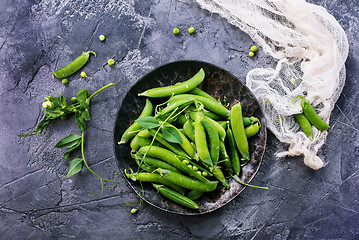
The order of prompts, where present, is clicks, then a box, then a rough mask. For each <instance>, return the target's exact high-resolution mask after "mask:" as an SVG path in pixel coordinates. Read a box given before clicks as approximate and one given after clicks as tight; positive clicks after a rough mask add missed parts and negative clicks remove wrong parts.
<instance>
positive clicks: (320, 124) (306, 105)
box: [294, 95, 330, 131]
mask: <svg viewBox="0 0 359 240" xmlns="http://www.w3.org/2000/svg"><path fill="white" fill-rule="evenodd" d="M297 97H300V98H301V99H302V100H301V102H300V105H301V106H302V109H303V113H304V115H305V116H306V117H307V119H308V120H309V122H311V123H312V124H313V126H314V127H315V128H317V129H318V130H321V131H324V130H327V129H328V128H330V126H329V125H328V123H326V122H325V121H324V120H323V119H321V118H320V117H319V115H318V114H317V113H316V112H315V110H314V108H313V106H312V105H311V104H310V102H309V101H308V100H307V99H306V98H305V97H304V96H301V95H298V96H296V97H295V98H294V100H295V99H296V98H297Z"/></svg>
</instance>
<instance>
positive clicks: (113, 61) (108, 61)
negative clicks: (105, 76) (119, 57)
mask: <svg viewBox="0 0 359 240" xmlns="http://www.w3.org/2000/svg"><path fill="white" fill-rule="evenodd" d="M107 64H108V65H110V66H112V65H114V64H115V60H113V59H112V58H110V59H109V60H107Z"/></svg>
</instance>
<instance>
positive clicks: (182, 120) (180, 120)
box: [175, 114, 187, 126]
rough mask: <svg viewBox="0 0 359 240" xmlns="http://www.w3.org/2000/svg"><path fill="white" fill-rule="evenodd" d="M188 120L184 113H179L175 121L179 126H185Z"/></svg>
mask: <svg viewBox="0 0 359 240" xmlns="http://www.w3.org/2000/svg"><path fill="white" fill-rule="evenodd" d="M186 121H187V118H186V116H185V115H184V114H180V115H178V117H177V119H176V121H175V123H176V124H178V125H179V126H183V125H184V124H185V123H186Z"/></svg>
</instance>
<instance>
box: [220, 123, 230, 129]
mask: <svg viewBox="0 0 359 240" xmlns="http://www.w3.org/2000/svg"><path fill="white" fill-rule="evenodd" d="M217 122H218V123H219V125H221V126H222V128H223V129H227V127H228V124H229V122H228V121H217Z"/></svg>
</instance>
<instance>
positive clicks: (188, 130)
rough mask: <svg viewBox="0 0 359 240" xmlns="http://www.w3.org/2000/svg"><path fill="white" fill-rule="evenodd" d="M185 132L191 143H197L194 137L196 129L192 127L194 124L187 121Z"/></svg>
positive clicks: (184, 125) (184, 126)
mask: <svg viewBox="0 0 359 240" xmlns="http://www.w3.org/2000/svg"><path fill="white" fill-rule="evenodd" d="M183 130H184V132H185V133H186V136H187V137H188V138H189V139H191V141H193V142H194V141H195V137H194V128H193V126H192V123H191V122H190V121H189V120H187V121H186V122H185V124H183Z"/></svg>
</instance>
